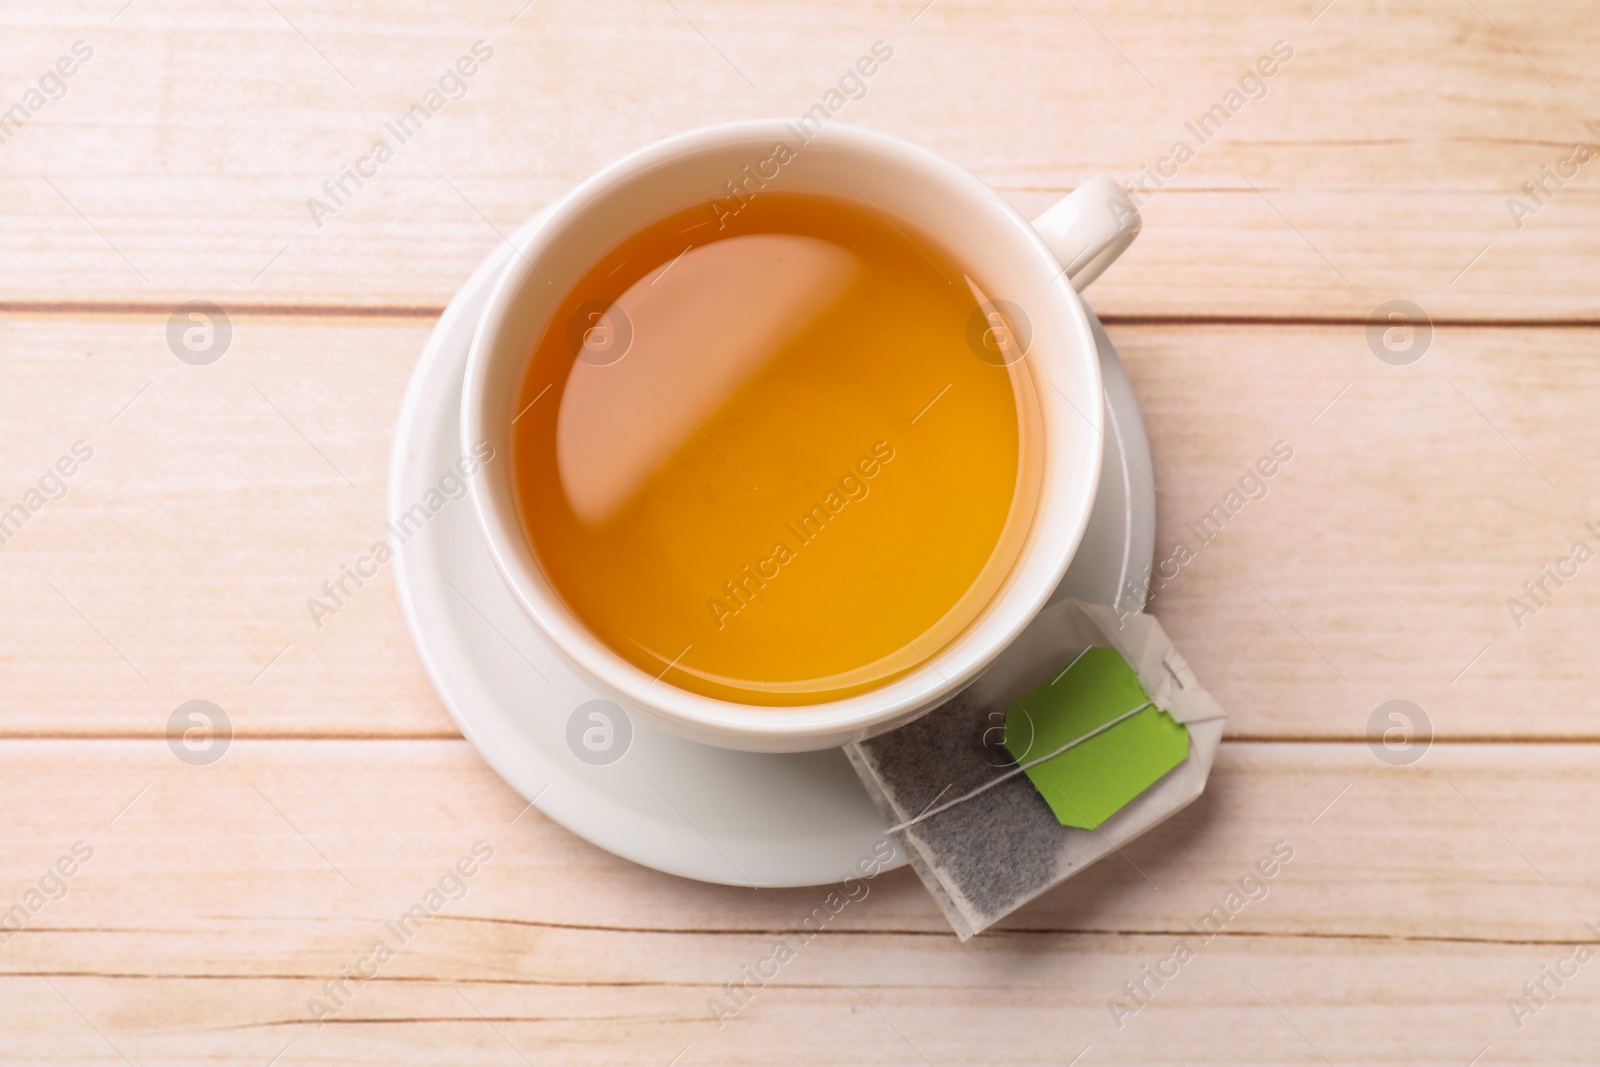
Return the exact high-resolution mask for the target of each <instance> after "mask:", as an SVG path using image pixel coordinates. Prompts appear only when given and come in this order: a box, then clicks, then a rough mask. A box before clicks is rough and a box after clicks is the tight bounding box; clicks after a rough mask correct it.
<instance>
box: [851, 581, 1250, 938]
mask: <svg viewBox="0 0 1600 1067" xmlns="http://www.w3.org/2000/svg"><path fill="white" fill-rule="evenodd" d="M1225 721H1226V718H1225V715H1224V713H1223V711H1222V708H1221V707H1219V706H1218V705H1217V702H1216V701H1215V700H1213V699H1212V697H1211V695H1210V694H1209V693H1207V692H1206V691H1205V690H1204V689H1202V688H1201V687H1200V684H1199V682H1197V681H1196V680H1195V677H1194V674H1193V672H1192V671H1191V670H1190V669H1189V665H1188V664H1187V663H1186V662H1185V661H1184V659H1183V657H1182V656H1180V655H1179V654H1178V651H1177V649H1175V648H1174V647H1173V645H1172V642H1171V641H1170V640H1168V639H1167V635H1166V634H1165V633H1164V632H1163V631H1162V629H1161V627H1160V625H1159V624H1158V623H1157V622H1156V620H1155V618H1154V617H1153V616H1150V615H1144V614H1125V615H1121V616H1119V615H1118V613H1117V612H1115V611H1113V610H1112V609H1110V608H1107V607H1103V606H1100V605H1096V604H1084V603H1081V602H1079V601H1076V600H1063V601H1060V602H1058V603H1055V604H1052V605H1050V606H1049V607H1047V608H1045V609H1044V610H1043V611H1042V612H1040V613H1039V615H1038V617H1037V618H1035V619H1034V621H1033V622H1032V623H1031V624H1030V625H1029V627H1028V628H1027V630H1026V631H1024V632H1023V634H1022V635H1021V636H1020V637H1019V638H1018V639H1017V640H1016V642H1014V643H1013V644H1012V645H1011V646H1010V647H1009V648H1007V649H1006V651H1005V652H1003V653H1001V655H1000V657H999V658H998V659H997V660H995V662H994V664H993V666H991V667H990V668H989V670H988V671H986V672H985V673H984V674H983V675H982V676H981V677H979V678H978V680H977V681H975V682H973V683H972V685H970V686H968V687H967V688H966V689H965V690H963V691H962V692H961V693H959V694H957V695H956V696H955V697H953V698H951V699H950V700H949V701H947V702H946V703H945V704H943V705H942V706H940V707H939V708H937V709H935V710H934V711H932V712H930V713H928V714H927V715H924V716H923V717H921V718H919V719H917V720H915V721H914V722H911V723H908V724H907V725H905V726H902V727H900V728H899V729H896V730H892V731H889V732H886V733H883V734H879V735H878V736H876V737H872V738H868V739H867V740H864V741H859V742H856V743H854V744H850V745H847V746H845V754H846V755H847V756H848V757H849V758H850V762H851V764H852V765H854V767H855V769H856V773H857V774H859V775H860V776H861V780H862V782H863V783H865V785H866V787H867V792H868V793H869V794H871V796H872V798H873V800H874V802H875V803H876V804H877V805H878V808H879V810H880V811H882V812H883V816H884V818H885V819H887V820H888V822H889V824H890V831H889V832H890V836H891V837H893V838H894V840H895V841H896V843H897V844H898V845H899V846H900V847H901V848H903V849H904V850H905V852H906V854H907V855H908V856H909V857H910V859H911V865H912V866H913V867H914V868H915V869H916V872H917V874H918V875H919V876H920V877H921V878H922V881H923V884H924V885H926V886H927V887H928V891H929V892H931V893H932V894H933V897H934V899H935V900H936V901H938V903H939V907H940V908H941V909H943V911H944V913H945V917H946V918H948V919H949V920H950V925H951V926H952V927H954V928H955V931H956V933H957V935H959V936H960V938H961V940H963V941H965V940H967V939H968V938H969V937H971V936H972V935H974V934H977V933H981V932H982V931H983V930H985V929H986V928H988V927H989V926H990V925H991V924H992V923H994V922H995V921H996V920H998V919H1000V918H1002V917H1003V916H1005V915H1008V914H1010V913H1011V912H1012V911H1014V910H1016V909H1017V908H1019V907H1021V906H1022V905H1024V904H1026V903H1027V902H1028V901H1030V900H1032V899H1033V898H1035V897H1037V896H1038V895H1039V894H1041V893H1043V892H1044V891H1046V890H1047V889H1050V888H1051V887H1053V886H1056V885H1058V884H1060V883H1061V882H1063V881H1065V880H1066V879H1068V878H1070V877H1072V876H1073V875H1074V874H1077V873H1078V872H1079V871H1081V870H1083V868H1085V867H1087V866H1088V865H1089V864H1091V863H1093V862H1094V861H1095V860H1098V859H1100V858H1101V857H1102V856H1104V855H1106V854H1107V853H1109V852H1111V851H1113V850H1114V849H1116V848H1118V847H1120V846H1122V845H1124V844H1126V843H1127V842H1129V841H1132V840H1133V839H1134V838H1136V837H1138V836H1139V835H1140V834H1142V833H1144V832H1145V831H1146V830H1149V829H1150V828H1151V827H1153V826H1155V825H1156V824H1157V823H1159V822H1161V821H1162V820H1163V819H1165V818H1167V817H1168V816H1169V815H1172V814H1174V813H1175V812H1177V811H1179V810H1180V809H1182V808H1183V807H1185V806H1186V805H1187V804H1189V803H1190V802H1191V801H1193V800H1194V799H1195V798H1196V797H1198V796H1199V795H1200V794H1201V792H1202V791H1204V789H1205V783H1206V778H1207V777H1208V776H1209V775H1210V773H1211V763H1212V760H1213V759H1214V758H1215V756H1216V751H1217V745H1218V743H1219V742H1220V741H1221V739H1222V728H1223V724H1224V722H1225Z"/></svg>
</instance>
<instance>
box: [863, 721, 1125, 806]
mask: <svg viewBox="0 0 1600 1067" xmlns="http://www.w3.org/2000/svg"><path fill="white" fill-rule="evenodd" d="M1153 703H1155V702H1154V701H1151V700H1146V701H1145V702H1144V703H1143V704H1140V705H1138V706H1137V707H1133V708H1129V709H1128V710H1127V711H1125V712H1123V713H1122V714H1121V715H1118V716H1117V717H1116V718H1114V719H1110V720H1108V721H1106V722H1103V723H1101V724H1100V725H1099V726H1096V727H1095V728H1094V729H1093V730H1090V731H1089V732H1087V733H1084V734H1080V735H1078V736H1077V737H1074V738H1073V739H1072V740H1071V741H1068V742H1067V743H1066V744H1064V745H1062V746H1061V747H1060V748H1058V749H1056V750H1055V751H1053V752H1046V753H1045V754H1044V755H1042V756H1038V757H1036V758H1034V759H1031V760H1029V761H1028V762H1027V763H1019V764H1017V765H1016V766H1015V767H1013V768H1011V769H1010V770H1009V771H1007V772H1006V773H1004V774H1002V775H1000V777H998V778H994V779H991V780H990V781H987V782H985V783H983V784H982V785H980V786H978V787H977V788H976V789H971V790H968V791H967V792H965V793H963V794H961V795H960V796H958V797H956V798H955V799H954V800H947V801H945V802H944V803H943V804H940V805H939V806H938V807H936V808H926V809H924V810H923V812H922V814H921V815H918V816H917V817H916V818H914V819H907V820H906V821H905V822H901V823H896V824H895V825H894V826H891V827H889V829H888V830H886V831H884V832H885V833H890V834H897V833H899V832H900V831H902V830H908V829H910V828H911V827H913V826H915V825H917V823H919V822H921V821H923V820H924V819H931V818H933V817H934V816H935V815H938V814H940V813H941V812H946V811H949V810H950V809H951V808H953V807H955V806H956V805H958V804H965V803H966V802H967V801H969V800H971V799H972V798H973V797H976V796H980V795H982V794H983V793H987V792H988V791H989V790H991V789H993V788H994V787H995V786H997V785H999V784H1001V783H1002V782H1006V781H1009V780H1010V779H1012V778H1015V777H1016V776H1017V775H1019V774H1021V773H1023V772H1024V771H1026V770H1027V769H1028V768H1029V767H1037V766H1038V765H1039V764H1041V763H1043V762H1045V761H1046V760H1052V759H1055V758H1056V757H1057V756H1059V755H1061V753H1063V752H1065V751H1067V749H1069V748H1075V747H1076V746H1078V745H1081V744H1083V743H1084V742H1085V741H1087V740H1089V739H1090V738H1091V737H1096V736H1098V735H1100V734H1103V733H1105V732H1106V731H1107V730H1109V729H1111V728H1112V727H1113V726H1115V725H1117V724H1118V723H1120V722H1123V721H1125V720H1127V719H1131V718H1133V717H1134V716H1135V715H1137V714H1139V712H1141V711H1143V710H1144V709H1145V708H1148V707H1150V706H1151V705H1152V704H1153ZM945 788H946V789H948V788H950V787H949V786H946V787H945ZM935 799H937V798H935Z"/></svg>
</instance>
